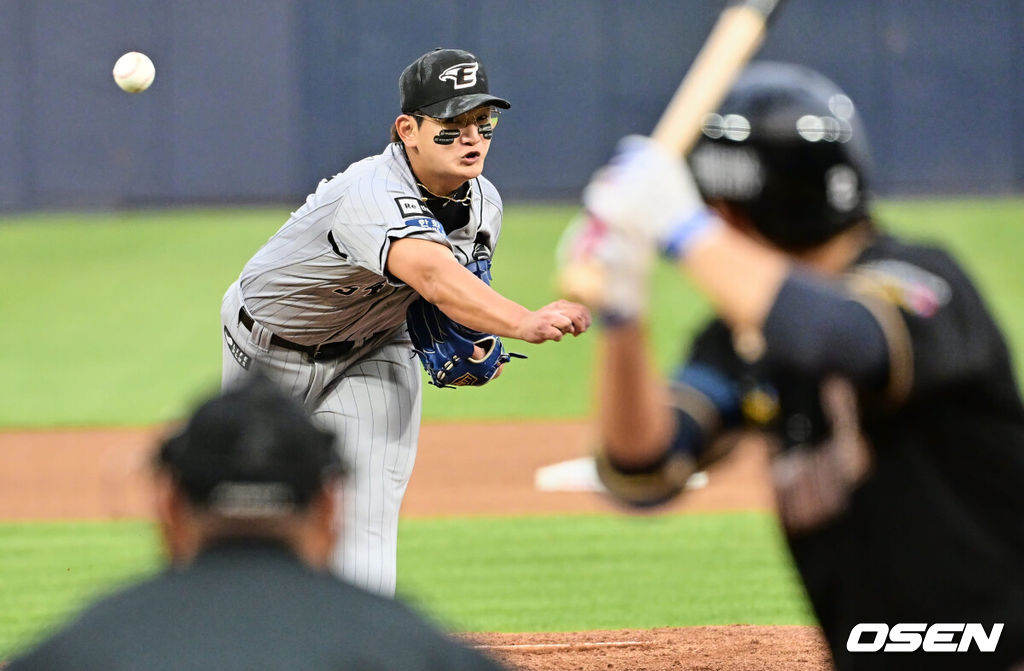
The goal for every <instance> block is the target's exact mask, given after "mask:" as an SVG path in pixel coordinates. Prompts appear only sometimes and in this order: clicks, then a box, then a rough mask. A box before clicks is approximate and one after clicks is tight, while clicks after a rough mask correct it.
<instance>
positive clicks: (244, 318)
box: [238, 306, 377, 361]
mask: <svg viewBox="0 0 1024 671" xmlns="http://www.w3.org/2000/svg"><path fill="white" fill-rule="evenodd" d="M238 321H239V322H240V323H241V324H242V326H244V327H245V328H246V330H248V331H249V332H250V333H251V332H252V327H253V324H254V323H255V322H254V321H253V318H252V315H250V314H249V313H248V311H246V309H245V306H242V307H240V308H239V309H238ZM374 335H377V334H374ZM371 337H372V336H371ZM270 344H271V345H277V346H278V347H283V348H285V349H290V350H294V351H296V352H305V353H306V354H308V355H309V356H310V357H311V358H313V359H316V360H318V361H323V360H327V359H337V358H338V357H342V356H345V355H346V354H348V353H349V352H351V351H352V348H354V347H355V346H356V343H355V341H354V340H342V341H341V342H329V343H324V344H322V345H300V344H299V343H297V342H292V341H291V340H285V339H284V338H282V337H281V336H279V335H276V334H275V335H271V336H270Z"/></svg>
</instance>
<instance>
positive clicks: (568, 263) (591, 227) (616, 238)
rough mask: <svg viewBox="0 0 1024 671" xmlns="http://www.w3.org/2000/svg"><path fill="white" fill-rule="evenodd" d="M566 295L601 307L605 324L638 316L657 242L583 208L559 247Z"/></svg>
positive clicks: (643, 304)
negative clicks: (629, 231)
mask: <svg viewBox="0 0 1024 671" xmlns="http://www.w3.org/2000/svg"><path fill="white" fill-rule="evenodd" d="M556 255H557V259H556V261H557V263H558V266H559V268H560V272H559V282H560V287H559V289H560V291H561V292H562V295H563V296H567V297H569V298H572V299H575V300H578V301H580V302H582V303H584V304H586V305H589V306H590V307H591V308H593V309H594V310H596V311H597V312H598V313H599V314H600V315H601V318H602V320H603V321H604V323H605V324H606V325H608V324H616V323H630V322H636V321H638V320H640V319H642V318H643V316H644V314H645V313H646V311H647V303H648V294H649V288H648V285H649V279H650V271H651V262H652V260H653V256H654V248H653V247H652V245H651V244H650V243H649V242H647V241H645V240H644V239H642V238H641V237H640V236H637V235H627V234H626V233H624V232H623V231H621V230H617V229H612V228H610V227H609V226H607V225H605V224H604V222H602V221H600V220H598V219H596V218H594V217H590V216H587V215H585V214H581V215H580V216H578V217H577V218H576V219H575V220H574V221H573V222H572V223H571V224H570V225H569V228H567V229H566V231H565V232H564V233H563V234H562V239H561V241H560V243H559V245H558V250H557V252H556Z"/></svg>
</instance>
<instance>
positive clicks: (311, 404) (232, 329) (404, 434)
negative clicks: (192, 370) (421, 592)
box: [221, 284, 422, 596]
mask: <svg viewBox="0 0 1024 671" xmlns="http://www.w3.org/2000/svg"><path fill="white" fill-rule="evenodd" d="M240 307H241V302H240V297H239V293H238V288H237V284H233V285H231V287H230V288H229V289H228V291H227V293H226V294H225V296H224V301H223V304H222V307H221V323H222V327H223V330H222V348H223V368H222V377H221V382H222V386H223V387H225V388H226V387H229V386H231V385H232V384H234V383H236V382H237V381H239V380H240V379H242V378H243V377H244V376H245V375H248V374H252V373H253V372H255V371H256V370H259V372H260V373H262V374H264V375H266V376H267V377H269V378H270V379H271V380H273V381H275V382H276V383H277V384H279V385H281V387H282V388H283V389H284V390H285V391H286V392H289V393H291V394H292V395H294V396H295V397H296V398H299V399H301V400H302V401H303V402H304V403H305V404H306V406H307V407H308V408H309V409H310V411H311V412H312V414H313V417H314V418H315V419H316V420H317V421H318V422H320V423H321V424H322V425H323V426H324V427H325V428H327V429H329V430H331V431H333V432H334V433H335V435H336V436H337V447H338V450H339V451H340V453H341V456H342V459H344V461H345V463H346V465H347V466H348V468H349V475H348V478H347V479H346V481H345V485H344V488H343V490H344V496H343V509H342V512H341V514H342V520H341V522H342V525H343V527H342V534H341V538H340V540H339V547H338V548H336V549H335V555H334V560H333V566H334V569H335V571H336V572H337V573H338V574H339V575H340V576H341V577H342V578H344V579H346V580H348V581H350V582H352V583H354V584H356V585H359V586H360V587H364V588H366V589H369V590H371V591H373V592H376V593H378V594H382V595H385V596H393V595H394V593H395V574H396V564H397V555H396V553H397V547H398V513H399V509H400V508H401V505H402V498H403V496H404V495H405V489H406V486H407V485H408V483H409V477H410V476H411V475H412V468H413V462H414V461H415V459H416V445H417V441H418V440H419V430H420V409H421V398H420V391H421V385H422V379H421V373H420V367H419V362H418V359H417V358H416V356H415V354H414V353H413V352H412V349H411V344H410V342H409V338H408V334H407V333H406V331H405V328H404V327H401V328H399V329H397V330H396V331H394V332H392V333H390V334H388V335H386V336H384V337H382V338H378V339H375V340H371V341H368V342H367V343H365V344H364V345H363V346H361V347H359V348H356V349H354V350H353V351H352V352H350V353H349V354H347V355H346V356H344V357H341V358H339V359H334V360H332V361H313V360H311V359H310V357H309V356H308V355H307V354H305V353H303V352H296V351H292V350H289V349H284V348H281V347H277V346H274V345H270V344H269V341H270V335H271V334H270V332H269V331H267V330H266V329H265V328H263V327H262V326H261V325H260V324H259V323H258V322H257V323H256V324H255V325H254V326H253V329H252V331H251V332H250V331H249V330H248V329H246V328H245V327H244V326H243V325H242V324H240V323H239V322H238V310H239V308H240ZM229 338H230V340H229ZM232 341H233V344H234V346H232ZM233 350H234V351H233ZM239 350H240V351H241V352H242V354H241V355H240V356H236V353H237V352H238V351H239ZM246 355H247V356H248V357H251V363H250V365H249V367H248V368H244V367H243V365H242V364H241V363H240V362H239V358H241V359H242V361H243V362H244V361H245V356H246Z"/></svg>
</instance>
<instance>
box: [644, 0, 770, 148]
mask: <svg viewBox="0 0 1024 671" xmlns="http://www.w3.org/2000/svg"><path fill="white" fill-rule="evenodd" d="M780 4H781V0H745V1H744V2H739V3H734V4H731V5H729V6H728V7H726V8H725V10H723V11H722V14H721V15H720V16H719V17H718V21H717V22H716V23H715V27H714V28H712V30H711V34H710V35H708V39H707V40H705V42H704V46H702V47H701V49H700V52H698V54H697V58H695V59H694V61H693V65H691V66H690V69H689V70H688V71H687V73H686V76H685V77H683V81H682V83H680V84H679V88H678V89H676V92H675V94H674V95H673V96H672V99H671V100H670V101H669V103H668V107H666V108H665V111H664V113H662V115H661V119H659V120H658V124H657V125H656V126H655V127H654V131H653V132H652V133H651V138H652V139H654V141H656V142H658V143H660V144H662V145H664V146H665V147H667V148H669V149H672V150H674V151H678V152H679V153H681V154H684V155H685V154H687V153H689V151H690V149H692V148H693V145H694V143H696V141H697V138H698V137H700V129H701V124H702V123H703V122H704V117H705V116H706V115H707V114H709V113H710V112H713V111H715V109H716V108H717V107H718V105H719V103H721V102H722V99H723V98H724V97H725V94H726V93H727V92H728V91H729V89H730V88H731V87H732V84H733V82H735V81H736V77H737V76H738V75H739V73H740V71H741V70H742V69H743V67H744V66H745V65H746V64H747V61H749V60H750V59H751V57H752V56H753V55H754V54H755V53H756V52H757V50H758V49H759V48H760V47H761V43H762V42H763V41H764V34H765V28H766V27H767V24H768V18H769V17H770V16H771V15H772V12H774V11H775V9H776V8H777V7H778V6H779V5H780Z"/></svg>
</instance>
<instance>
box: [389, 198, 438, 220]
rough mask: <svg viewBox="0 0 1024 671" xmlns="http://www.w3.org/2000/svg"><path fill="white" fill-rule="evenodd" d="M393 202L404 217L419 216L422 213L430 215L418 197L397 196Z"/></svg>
mask: <svg viewBox="0 0 1024 671" xmlns="http://www.w3.org/2000/svg"><path fill="white" fill-rule="evenodd" d="M395 203H396V204H397V205H398V211H399V212H401V213H402V216H403V217H405V218H409V217H421V216H423V215H427V216H430V210H428V209H427V207H426V206H425V205H424V204H423V202H422V201H421V200H420V199H419V198H414V197H412V196H399V197H398V198H395Z"/></svg>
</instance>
